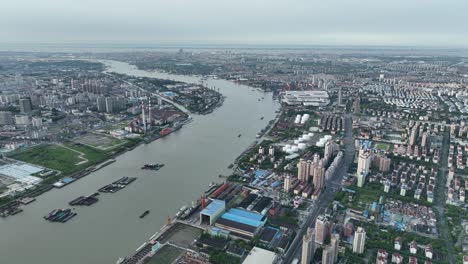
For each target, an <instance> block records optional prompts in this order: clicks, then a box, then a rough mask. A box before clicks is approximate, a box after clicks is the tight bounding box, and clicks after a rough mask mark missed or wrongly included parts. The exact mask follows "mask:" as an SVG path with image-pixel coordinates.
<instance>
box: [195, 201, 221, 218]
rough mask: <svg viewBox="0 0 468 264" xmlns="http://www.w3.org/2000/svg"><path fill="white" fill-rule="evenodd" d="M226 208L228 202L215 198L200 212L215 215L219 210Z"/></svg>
mask: <svg viewBox="0 0 468 264" xmlns="http://www.w3.org/2000/svg"><path fill="white" fill-rule="evenodd" d="M225 208H226V202H225V201H221V200H213V201H212V202H211V203H210V204H208V205H207V206H206V208H205V209H203V210H202V211H201V212H200V213H201V214H204V215H213V214H215V213H217V212H219V210H224V209H225Z"/></svg>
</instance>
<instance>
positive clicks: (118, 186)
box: [98, 177, 136, 193]
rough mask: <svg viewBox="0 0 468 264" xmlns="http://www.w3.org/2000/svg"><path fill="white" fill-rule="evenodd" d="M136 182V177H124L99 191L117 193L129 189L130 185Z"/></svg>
mask: <svg viewBox="0 0 468 264" xmlns="http://www.w3.org/2000/svg"><path fill="white" fill-rule="evenodd" d="M134 180H136V177H122V178H120V179H119V180H117V181H115V182H113V183H111V184H108V185H106V186H104V187H101V188H100V189H99V190H98V191H99V192H102V193H115V192H117V191H120V190H122V189H123V188H125V187H127V185H129V184H130V183H132V182H133V181H134Z"/></svg>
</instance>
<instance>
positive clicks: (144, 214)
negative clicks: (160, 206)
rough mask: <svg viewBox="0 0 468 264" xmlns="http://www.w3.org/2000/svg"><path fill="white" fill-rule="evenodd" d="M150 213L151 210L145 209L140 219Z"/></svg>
mask: <svg viewBox="0 0 468 264" xmlns="http://www.w3.org/2000/svg"><path fill="white" fill-rule="evenodd" d="M149 213H150V211H149V210H146V211H144V212H143V213H142V214H141V215H140V219H141V218H143V217H145V216H147V215H148V214H149Z"/></svg>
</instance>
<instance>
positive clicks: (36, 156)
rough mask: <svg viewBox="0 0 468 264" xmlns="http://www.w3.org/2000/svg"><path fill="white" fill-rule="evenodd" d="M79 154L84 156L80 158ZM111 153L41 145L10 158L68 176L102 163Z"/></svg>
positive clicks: (75, 146)
mask: <svg viewBox="0 0 468 264" xmlns="http://www.w3.org/2000/svg"><path fill="white" fill-rule="evenodd" d="M80 152H81V153H83V154H84V155H82V156H81V154H80ZM112 153H113V152H108V151H102V150H97V149H95V148H92V147H89V146H85V145H81V144H65V145H63V146H62V145H56V144H43V145H38V146H34V147H30V148H27V149H22V150H19V151H17V152H14V153H13V154H11V155H10V158H13V159H17V160H21V161H24V162H28V163H32V164H37V165H40V166H43V167H47V168H50V169H54V170H58V171H61V172H62V175H68V174H72V173H74V172H77V171H79V170H82V169H85V168H87V167H89V166H91V165H94V164H97V163H99V162H102V161H104V160H105V159H107V158H108V157H109V156H110V155H111V154H112ZM80 156H81V157H80Z"/></svg>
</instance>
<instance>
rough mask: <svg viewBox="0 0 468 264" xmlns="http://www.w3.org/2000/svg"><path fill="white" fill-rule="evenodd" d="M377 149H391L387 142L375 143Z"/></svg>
mask: <svg viewBox="0 0 468 264" xmlns="http://www.w3.org/2000/svg"><path fill="white" fill-rule="evenodd" d="M375 149H377V150H383V151H388V150H389V149H390V146H389V145H387V144H384V143H377V144H375Z"/></svg>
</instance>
